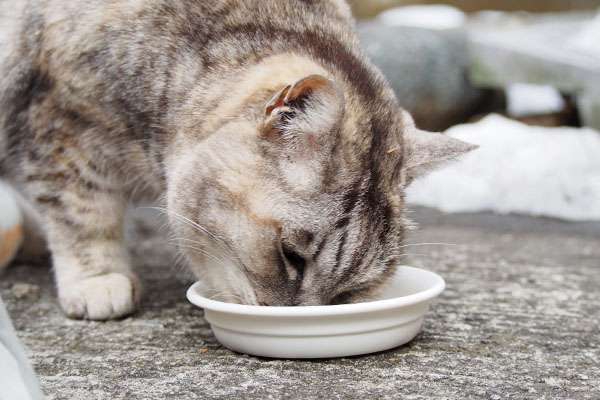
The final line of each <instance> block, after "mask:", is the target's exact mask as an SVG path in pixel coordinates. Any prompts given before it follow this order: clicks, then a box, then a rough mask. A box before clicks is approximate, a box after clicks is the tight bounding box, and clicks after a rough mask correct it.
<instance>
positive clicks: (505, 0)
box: [349, 0, 600, 18]
mask: <svg viewBox="0 0 600 400" xmlns="http://www.w3.org/2000/svg"><path fill="white" fill-rule="evenodd" d="M349 3H350V4H351V6H352V9H353V11H354V15H355V16H356V17H357V18H373V17H375V16H376V15H377V14H379V13H380V12H382V11H385V10H386V9H389V8H392V7H400V6H406V5H415V4H417V5H429V4H447V5H451V6H454V7H457V8H459V9H460V10H462V11H464V12H467V13H472V12H476V11H483V10H499V11H529V12H556V11H573V10H594V9H596V8H598V6H599V5H600V2H599V1H598V0H527V1H522V0H457V1H435V0H431V1H427V0H424V1H415V0H349Z"/></svg>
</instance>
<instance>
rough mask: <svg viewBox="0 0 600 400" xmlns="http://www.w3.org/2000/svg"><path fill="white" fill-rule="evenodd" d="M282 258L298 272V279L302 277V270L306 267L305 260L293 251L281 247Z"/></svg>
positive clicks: (284, 246)
mask: <svg viewBox="0 0 600 400" xmlns="http://www.w3.org/2000/svg"><path fill="white" fill-rule="evenodd" d="M282 250H283V257H285V259H286V260H287V262H288V263H289V265H290V266H291V267H292V268H294V269H295V270H296V272H298V275H299V276H300V278H302V276H303V275H304V268H305V267H306V260H305V259H304V257H302V256H301V255H300V254H298V253H297V252H296V251H295V250H294V249H291V248H290V247H288V246H286V245H283V246H282Z"/></svg>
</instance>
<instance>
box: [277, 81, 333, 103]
mask: <svg viewBox="0 0 600 400" xmlns="http://www.w3.org/2000/svg"><path fill="white" fill-rule="evenodd" d="M331 88H332V84H331V82H330V81H329V79H327V78H325V77H323V76H320V75H310V76H307V77H306V78H304V79H301V80H299V81H298V82H296V83H295V84H294V86H292V88H291V89H290V90H289V92H288V94H287V96H285V99H284V103H285V104H289V103H290V102H292V101H294V100H297V99H298V98H300V97H301V96H310V94H311V93H313V92H316V91H318V90H320V89H326V90H328V89H329V90H330V89H331Z"/></svg>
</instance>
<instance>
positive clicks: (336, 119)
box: [265, 75, 344, 139]
mask: <svg viewBox="0 0 600 400" xmlns="http://www.w3.org/2000/svg"><path fill="white" fill-rule="evenodd" d="M343 115H344V94H343V92H342V90H341V89H340V87H339V86H338V84H337V83H335V82H334V81H332V80H330V79H327V78H325V77H324V76H321V75H309V76H307V77H305V78H302V79H300V80H299V81H297V82H296V83H294V84H293V85H288V86H286V87H284V88H283V89H281V90H280V91H279V92H278V93H277V94H276V95H275V96H274V97H273V98H272V99H271V101H269V102H268V103H267V105H266V107H265V118H266V119H265V125H266V126H267V127H273V128H275V130H276V132H274V133H275V134H281V135H288V136H289V135H306V136H309V135H310V136H313V137H314V138H315V139H316V138H318V137H319V136H322V135H327V134H328V133H330V132H331V131H332V130H333V129H335V128H336V127H337V125H338V124H339V123H340V122H341V120H342V117H343Z"/></svg>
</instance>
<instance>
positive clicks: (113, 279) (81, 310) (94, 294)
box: [59, 272, 140, 320]
mask: <svg viewBox="0 0 600 400" xmlns="http://www.w3.org/2000/svg"><path fill="white" fill-rule="evenodd" d="M59 293H60V294H59V296H60V303H61V306H62V308H63V310H64V312H65V313H66V314H67V315H68V316H69V317H72V318H87V319H95V320H106V319H112V318H119V317H122V316H124V315H127V314H130V313H132V312H133V311H134V310H135V307H136V305H137V303H138V300H139V295H140V286H139V282H138V281H137V279H136V278H135V277H133V276H130V275H125V274H120V273H116V272H113V273H110V274H106V275H99V276H94V277H91V278H86V279H82V280H79V281H74V282H70V283H68V284H64V285H62V286H61V287H59Z"/></svg>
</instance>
